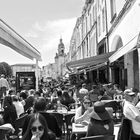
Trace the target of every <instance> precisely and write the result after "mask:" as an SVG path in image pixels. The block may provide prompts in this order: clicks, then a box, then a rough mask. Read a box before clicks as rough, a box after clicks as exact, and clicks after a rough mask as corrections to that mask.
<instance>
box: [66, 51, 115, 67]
mask: <svg viewBox="0 0 140 140" xmlns="http://www.w3.org/2000/svg"><path fill="white" fill-rule="evenodd" d="M113 53H114V51H113V52H109V53H104V54H100V55H96V56H93V57H89V58H84V59H80V60H76V61H71V62H68V63H67V64H66V65H67V67H69V68H80V67H88V66H91V65H98V64H102V63H105V62H107V61H108V58H109V57H110V56H111V55H112V54H113Z"/></svg>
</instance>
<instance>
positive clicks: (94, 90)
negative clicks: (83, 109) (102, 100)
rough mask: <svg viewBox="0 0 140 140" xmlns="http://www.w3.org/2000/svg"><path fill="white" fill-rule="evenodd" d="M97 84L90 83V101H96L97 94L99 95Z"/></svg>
mask: <svg viewBox="0 0 140 140" xmlns="http://www.w3.org/2000/svg"><path fill="white" fill-rule="evenodd" d="M99 90H100V89H99V86H98V85H92V89H91V90H90V91H89V93H88V94H89V97H90V100H91V101H92V102H96V101H98V100H99V99H98V96H99V95H100V93H99Z"/></svg>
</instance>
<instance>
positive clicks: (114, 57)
mask: <svg viewBox="0 0 140 140" xmlns="http://www.w3.org/2000/svg"><path fill="white" fill-rule="evenodd" d="M138 40H139V35H136V36H135V37H134V38H133V39H132V40H130V41H129V42H128V43H127V44H126V45H124V46H122V47H121V48H119V49H118V50H117V51H116V52H115V53H114V54H113V55H112V56H110V57H109V62H110V63H112V62H114V61H116V60H117V59H118V58H120V57H121V56H123V55H125V54H127V53H129V52H131V51H133V49H136V47H137V44H138Z"/></svg>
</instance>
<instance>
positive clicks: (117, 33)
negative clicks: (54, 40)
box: [67, 0, 140, 89]
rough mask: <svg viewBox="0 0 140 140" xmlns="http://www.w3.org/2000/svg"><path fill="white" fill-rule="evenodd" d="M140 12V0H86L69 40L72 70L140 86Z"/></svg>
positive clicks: (91, 77) (93, 78)
mask: <svg viewBox="0 0 140 140" xmlns="http://www.w3.org/2000/svg"><path fill="white" fill-rule="evenodd" d="M139 12H140V1H139V0H86V1H85V5H84V7H83V10H82V15H81V17H79V18H78V19H77V22H76V25H75V28H74V30H73V34H72V37H71V41H70V49H69V51H70V52H69V54H70V59H69V62H68V63H67V67H69V69H70V70H71V72H72V73H74V74H76V75H80V73H84V75H86V76H87V79H88V80H89V82H91V83H94V82H96V80H98V81H99V82H100V83H108V82H112V83H117V84H119V85H121V88H122V89H125V88H127V87H129V88H130V87H135V88H138V89H140V84H139V81H140V75H139V71H140V68H139V67H140V65H139V62H140V61H139V58H140V57H139V52H140V51H139V29H140V20H138V19H139Z"/></svg>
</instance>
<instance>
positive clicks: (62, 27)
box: [28, 18, 76, 65]
mask: <svg viewBox="0 0 140 140" xmlns="http://www.w3.org/2000/svg"><path fill="white" fill-rule="evenodd" d="M75 24H76V18H71V19H60V20H53V21H47V22H46V23H45V24H44V25H43V24H42V23H39V22H36V23H35V24H34V25H33V26H32V30H33V31H32V32H31V31H30V33H31V34H29V33H28V35H30V37H31V35H36V37H38V45H39V51H40V52H41V55H42V59H43V62H42V64H43V65H47V64H49V63H53V62H54V57H55V54H56V52H57V51H58V50H57V49H58V44H59V40H60V38H61V37H62V39H63V43H64V45H65V50H66V51H65V52H66V53H67V51H68V49H69V44H70V39H71V36H72V32H73V29H74V26H75ZM33 33H34V34H33ZM33 37H34V36H33Z"/></svg>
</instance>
